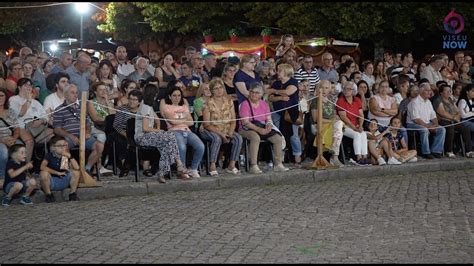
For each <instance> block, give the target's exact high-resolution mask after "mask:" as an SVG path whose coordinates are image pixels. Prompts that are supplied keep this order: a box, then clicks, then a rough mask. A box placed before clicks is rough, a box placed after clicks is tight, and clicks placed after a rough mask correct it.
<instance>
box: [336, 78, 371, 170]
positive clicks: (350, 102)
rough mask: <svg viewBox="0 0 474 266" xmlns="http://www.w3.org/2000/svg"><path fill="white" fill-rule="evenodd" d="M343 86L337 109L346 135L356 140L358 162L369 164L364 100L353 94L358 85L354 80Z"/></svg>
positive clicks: (355, 151)
mask: <svg viewBox="0 0 474 266" xmlns="http://www.w3.org/2000/svg"><path fill="white" fill-rule="evenodd" d="M342 88H343V90H342V93H343V95H341V96H340V97H339V99H337V105H336V110H337V114H338V115H339V117H340V118H341V120H342V122H344V136H346V137H349V138H351V139H353V140H354V153H355V155H356V157H357V163H358V164H361V165H367V164H369V163H370V162H369V160H368V159H367V134H366V133H365V131H364V129H363V126H362V125H363V123H364V119H363V117H364V112H363V111H362V102H361V101H360V99H359V98H358V97H354V96H353V94H354V90H355V89H356V87H355V86H354V83H353V82H352V81H348V82H346V83H344V85H343V86H342Z"/></svg>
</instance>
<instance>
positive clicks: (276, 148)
mask: <svg viewBox="0 0 474 266" xmlns="http://www.w3.org/2000/svg"><path fill="white" fill-rule="evenodd" d="M262 96H263V86H262V84H261V83H260V82H255V83H252V84H251V85H250V90H249V98H248V99H247V100H245V101H243V102H242V103H241V104H240V117H241V118H242V120H241V126H240V129H239V133H240V135H242V136H243V137H244V138H246V139H248V140H249V141H250V145H249V146H250V154H249V156H250V158H249V160H250V173H252V174H261V173H262V171H261V170H260V169H259V168H258V164H257V163H258V158H257V157H258V149H259V146H260V140H261V138H262V136H266V135H267V134H269V133H271V132H272V127H273V124H272V119H271V115H270V107H269V106H268V104H267V103H266V102H265V101H264V100H262ZM255 123H256V124H259V125H256V124H255ZM266 139H267V140H268V141H270V142H271V143H272V144H273V163H274V165H275V167H274V168H273V170H274V171H276V172H283V171H288V170H289V169H288V168H286V167H285V166H284V165H283V156H282V141H283V139H282V136H280V135H279V134H273V135H272V136H269V137H267V138H266Z"/></svg>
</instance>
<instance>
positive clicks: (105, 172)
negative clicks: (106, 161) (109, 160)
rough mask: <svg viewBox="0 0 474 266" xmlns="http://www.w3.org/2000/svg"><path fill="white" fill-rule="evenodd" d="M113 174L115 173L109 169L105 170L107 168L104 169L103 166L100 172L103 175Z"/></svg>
mask: <svg viewBox="0 0 474 266" xmlns="http://www.w3.org/2000/svg"><path fill="white" fill-rule="evenodd" d="M113 172H114V171H112V170H109V169H107V168H105V167H103V166H102V167H101V168H100V170H99V173H100V174H101V175H107V174H112V173H113Z"/></svg>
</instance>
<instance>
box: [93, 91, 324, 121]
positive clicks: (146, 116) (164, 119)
mask: <svg viewBox="0 0 474 266" xmlns="http://www.w3.org/2000/svg"><path fill="white" fill-rule="evenodd" d="M316 98H318V96H314V97H312V98H309V99H308V100H306V101H312V100H313V99H316ZM87 101H88V102H91V103H93V104H96V105H98V106H101V107H104V108H109V109H111V110H114V111H115V112H121V113H125V114H129V115H132V116H135V117H143V118H152V119H159V120H163V121H173V122H198V123H204V122H207V123H228V122H233V121H239V120H243V119H248V117H247V118H236V119H227V120H211V121H194V120H192V121H189V120H175V119H166V118H159V117H150V116H148V115H139V114H135V113H130V112H126V111H122V110H119V109H116V108H111V107H109V106H107V105H103V104H100V103H97V102H93V101H91V100H87ZM299 105H300V103H297V104H294V105H291V106H288V107H285V108H283V109H280V110H278V111H273V112H270V113H265V114H260V115H254V116H253V117H261V116H268V115H271V114H273V113H278V112H282V111H285V110H287V109H291V108H293V107H296V106H299Z"/></svg>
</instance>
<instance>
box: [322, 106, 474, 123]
mask: <svg viewBox="0 0 474 266" xmlns="http://www.w3.org/2000/svg"><path fill="white" fill-rule="evenodd" d="M327 101H328V102H330V103H332V104H334V105H335V106H336V107H339V108H340V109H342V110H344V111H345V112H347V113H349V114H352V115H353V116H356V117H357V118H362V119H363V120H364V121H367V122H370V119H366V118H365V117H362V116H360V115H359V114H354V113H353V112H351V111H349V110H346V109H344V108H343V107H341V106H339V105H338V104H337V103H335V102H333V101H331V100H329V99H327ZM392 117H393V116H392ZM473 119H474V117H471V118H469V119H466V120H463V121H460V122H456V123H453V124H450V125H446V126H437V127H431V128H429V129H438V128H447V127H453V126H456V125H459V124H463V123H465V122H466V121H470V120H473ZM377 125H378V126H382V127H388V128H392V129H397V130H398V129H402V128H404V129H406V130H407V131H424V130H426V129H423V128H405V127H392V126H390V125H388V126H385V125H382V124H380V123H377Z"/></svg>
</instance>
